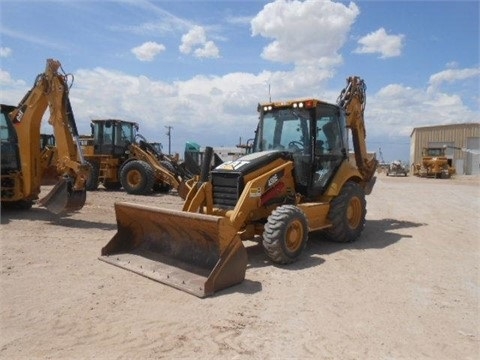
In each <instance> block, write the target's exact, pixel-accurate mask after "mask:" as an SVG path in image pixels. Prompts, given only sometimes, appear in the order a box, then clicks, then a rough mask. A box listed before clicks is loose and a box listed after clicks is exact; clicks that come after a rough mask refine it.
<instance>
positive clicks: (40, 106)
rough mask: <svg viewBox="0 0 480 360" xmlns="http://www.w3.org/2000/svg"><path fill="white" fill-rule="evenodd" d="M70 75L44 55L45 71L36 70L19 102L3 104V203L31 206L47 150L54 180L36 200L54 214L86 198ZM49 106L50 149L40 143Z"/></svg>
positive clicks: (71, 208) (85, 175) (47, 163)
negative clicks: (37, 71)
mask: <svg viewBox="0 0 480 360" xmlns="http://www.w3.org/2000/svg"><path fill="white" fill-rule="evenodd" d="M59 70H62V73H60V72H59ZM68 76H69V75H67V74H65V73H64V72H63V69H62V68H61V64H60V62H59V61H57V60H53V59H48V60H47V65H46V69H45V72H44V73H41V74H40V75H38V76H37V78H36V80H35V83H34V86H33V87H32V89H31V90H30V91H28V92H27V94H26V95H25V96H24V98H23V99H22V100H21V101H20V103H19V105H18V106H16V107H15V106H9V105H3V104H2V105H1V118H0V120H1V140H2V152H1V158H2V164H1V170H2V175H1V203H2V207H14V208H21V209H29V208H31V207H32V204H33V202H34V201H35V200H37V199H38V196H39V194H40V187H41V185H42V177H43V176H44V174H45V171H46V170H47V168H48V167H49V166H50V165H51V164H52V162H51V159H50V158H44V156H47V157H49V156H50V155H52V156H54V158H55V159H56V160H55V164H56V169H57V174H58V180H57V182H56V184H55V186H54V187H53V189H52V190H51V191H50V192H49V193H48V194H47V195H46V196H45V197H44V198H42V199H41V200H40V201H39V204H40V205H43V206H45V207H46V208H47V209H48V210H49V211H51V212H53V213H55V214H60V213H64V212H69V211H75V210H78V209H81V208H82V207H83V205H84V204H85V199H86V189H85V183H86V180H87V178H88V176H89V168H88V165H87V164H86V163H85V161H84V159H83V156H82V152H81V149H80V143H79V140H78V131H77V126H76V123H75V119H74V117H73V112H72V107H71V105H70V100H69V97H68V92H69V86H68V83H67V80H68ZM47 107H48V108H49V112H50V118H49V123H50V124H51V125H52V126H53V131H54V137H55V143H56V144H55V150H53V151H52V152H50V155H48V154H46V153H45V152H42V149H41V146H40V144H41V134H40V126H41V121H42V117H43V114H44V113H45V111H46V109H47Z"/></svg>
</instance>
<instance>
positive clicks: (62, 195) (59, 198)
mask: <svg viewBox="0 0 480 360" xmlns="http://www.w3.org/2000/svg"><path fill="white" fill-rule="evenodd" d="M86 199H87V192H86V191H85V190H81V191H75V190H73V186H72V182H71V180H67V179H61V180H60V181H59V182H58V183H57V184H56V185H55V186H54V187H53V189H52V190H51V191H50V192H49V193H48V194H47V195H46V196H45V197H44V198H42V199H41V200H40V201H39V203H40V205H42V206H45V207H46V208H47V210H48V211H50V212H52V213H54V214H61V213H67V212H72V211H76V210H79V209H81V208H82V207H83V205H84V204H85V200H86Z"/></svg>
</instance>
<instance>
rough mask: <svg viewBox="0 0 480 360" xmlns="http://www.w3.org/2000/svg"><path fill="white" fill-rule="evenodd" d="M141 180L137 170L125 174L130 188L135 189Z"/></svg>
mask: <svg viewBox="0 0 480 360" xmlns="http://www.w3.org/2000/svg"><path fill="white" fill-rule="evenodd" d="M141 180H142V174H140V171H138V170H130V171H129V172H128V174H127V182H128V185H130V186H131V187H137V186H138V184H140V181H141Z"/></svg>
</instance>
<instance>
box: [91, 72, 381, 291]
mask: <svg viewBox="0 0 480 360" xmlns="http://www.w3.org/2000/svg"><path fill="white" fill-rule="evenodd" d="M365 89H366V86H365V83H364V81H363V80H362V79H360V78H359V77H356V76H352V77H349V78H348V79H347V86H346V88H345V89H343V90H342V92H341V93H340V96H339V98H338V101H337V104H336V105H333V104H328V103H326V102H324V101H321V100H316V99H306V100H295V101H283V102H271V103H267V104H262V105H259V106H258V112H259V114H260V117H259V124H258V127H257V131H256V136H255V140H254V146H253V152H252V153H251V154H248V155H245V156H243V157H241V158H239V159H237V160H235V161H230V162H225V163H223V164H221V165H219V166H218V167H216V168H215V169H213V170H211V171H209V165H210V163H211V157H212V152H213V149H212V148H208V147H207V148H206V150H208V151H206V152H205V158H206V160H205V161H204V162H203V166H202V169H201V174H200V178H199V181H198V182H197V183H196V184H194V185H193V186H192V188H191V190H190V192H189V193H188V196H187V198H186V199H185V203H184V205H183V209H182V211H174V210H170V209H161V208H155V207H149V206H145V205H138V204H130V203H116V204H115V213H116V219H117V225H118V231H117V233H116V234H115V236H114V237H113V238H112V239H111V240H110V242H109V243H108V244H107V245H106V246H105V247H104V248H103V249H102V256H101V257H100V259H101V260H103V261H106V262H108V263H111V264H113V265H116V266H120V267H123V268H126V269H129V270H131V271H134V272H137V273H139V274H142V275H143V276H147V277H149V278H152V279H154V280H157V281H159V282H162V283H165V284H168V285H171V286H173V287H176V288H179V289H181V290H184V291H187V292H189V293H192V294H194V295H196V296H199V297H204V296H208V295H211V294H213V293H214V292H215V291H218V290H220V289H223V288H226V287H228V286H231V285H234V284H237V283H239V282H241V281H243V279H244V277H245V271H246V267H247V253H246V249H245V247H244V245H243V242H242V240H259V241H260V242H261V243H262V245H263V248H264V250H265V253H266V255H267V257H268V258H269V259H270V260H271V261H272V262H274V263H279V264H287V263H291V262H293V261H295V260H296V259H297V258H298V257H299V256H300V254H301V253H302V251H303V250H304V248H305V246H306V242H307V239H308V233H309V232H310V231H314V230H323V232H324V234H325V236H326V237H327V238H329V239H331V240H334V241H339V242H349V241H353V240H355V239H357V238H358V237H359V236H360V234H361V232H362V230H363V228H364V224H365V214H366V202H365V195H366V194H369V193H370V192H371V190H372V188H373V185H374V183H375V177H374V173H375V171H376V166H377V160H376V158H375V157H371V156H369V155H368V154H367V151H366V142H365V137H366V134H365V123H364V108H365V101H366V94H365ZM348 129H350V130H351V134H352V140H353V147H354V151H355V162H356V163H352V162H350V161H349V157H348V153H349V152H348V139H347V130H348Z"/></svg>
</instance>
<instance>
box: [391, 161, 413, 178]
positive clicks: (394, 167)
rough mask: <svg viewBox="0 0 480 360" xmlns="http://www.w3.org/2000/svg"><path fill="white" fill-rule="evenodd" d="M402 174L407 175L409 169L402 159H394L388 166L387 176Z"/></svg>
mask: <svg viewBox="0 0 480 360" xmlns="http://www.w3.org/2000/svg"><path fill="white" fill-rule="evenodd" d="M400 175H401V176H407V175H408V169H407V167H406V166H405V165H404V164H403V163H402V162H401V161H400V160H394V161H392V162H391V163H390V164H389V165H388V167H387V176H400Z"/></svg>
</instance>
